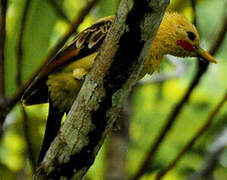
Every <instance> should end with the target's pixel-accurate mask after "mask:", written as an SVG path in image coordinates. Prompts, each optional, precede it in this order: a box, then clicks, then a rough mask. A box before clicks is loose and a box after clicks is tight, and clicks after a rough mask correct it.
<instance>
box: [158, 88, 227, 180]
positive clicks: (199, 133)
mask: <svg viewBox="0 0 227 180" xmlns="http://www.w3.org/2000/svg"><path fill="white" fill-rule="evenodd" d="M226 100H227V92H226V93H225V95H224V97H223V98H222V100H221V102H220V103H219V104H218V105H217V107H215V109H214V110H213V111H212V112H211V113H210V115H209V116H208V118H207V120H206V121H205V123H204V124H203V125H202V126H201V127H200V129H199V130H198V131H197V132H196V133H195V135H194V136H193V138H192V139H191V140H190V141H189V142H188V143H187V144H186V145H185V146H184V148H183V149H182V150H181V151H180V153H179V154H178V155H177V157H176V158H175V159H174V160H173V161H172V162H171V163H170V164H169V165H168V166H167V167H166V168H164V169H163V170H161V171H160V172H159V173H158V174H157V176H156V180H159V179H161V178H163V177H164V176H165V175H166V174H167V173H168V172H169V171H170V170H171V169H173V168H174V167H175V166H176V164H177V163H178V162H179V160H180V159H181V158H182V157H183V155H184V154H185V153H186V152H187V151H188V150H189V149H190V148H191V147H192V146H193V145H194V143H195V142H196V140H197V139H198V138H199V137H201V136H202V135H203V134H204V132H205V131H206V130H207V129H208V128H209V127H210V125H211V123H212V122H213V120H214V118H215V116H216V115H217V113H218V112H219V111H220V109H221V107H222V106H223V105H224V104H225V102H226Z"/></svg>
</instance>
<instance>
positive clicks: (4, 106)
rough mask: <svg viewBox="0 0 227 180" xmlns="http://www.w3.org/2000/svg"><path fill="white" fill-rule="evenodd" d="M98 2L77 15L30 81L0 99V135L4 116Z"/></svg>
mask: <svg viewBox="0 0 227 180" xmlns="http://www.w3.org/2000/svg"><path fill="white" fill-rule="evenodd" d="M97 2H98V0H93V1H91V2H89V3H88V4H87V5H86V6H85V7H84V8H83V9H81V11H80V12H79V13H78V15H77V17H76V18H75V19H74V20H73V23H72V26H71V27H70V29H69V30H68V31H67V32H66V33H65V35H64V36H63V37H62V38H61V40H60V41H59V42H58V43H57V44H56V45H55V46H54V47H53V48H52V50H51V51H50V52H49V53H48V56H47V58H46V60H45V61H44V62H43V63H42V64H41V65H40V66H39V67H38V68H37V69H36V71H35V72H34V73H33V74H32V76H31V77H30V79H29V80H28V81H27V82H26V83H25V84H24V85H22V86H21V87H20V88H19V90H18V91H17V92H16V93H15V94H14V95H13V96H12V97H11V98H9V99H6V101H4V102H3V101H1V99H0V123H1V124H0V134H1V131H2V124H3V122H4V120H5V117H6V115H7V114H8V113H9V112H10V111H11V109H12V108H13V107H14V105H15V104H16V103H17V102H18V101H19V100H20V98H21V96H22V95H23V93H24V91H25V90H26V89H27V88H28V86H29V84H30V82H32V81H33V80H34V78H35V77H36V75H37V74H38V73H39V72H40V70H41V69H42V68H43V67H44V66H45V65H46V63H48V62H49V60H50V59H51V58H52V57H53V56H54V55H55V54H56V53H57V52H58V51H59V49H60V48H61V47H62V46H63V45H64V44H65V42H66V41H67V39H68V38H69V37H70V36H71V35H72V34H73V33H74V32H75V31H76V29H77V28H78V26H79V25H80V23H81V22H82V21H83V20H84V18H85V17H86V16H87V14H88V13H89V12H90V10H91V9H92V7H94V5H95V4H96V3H97Z"/></svg>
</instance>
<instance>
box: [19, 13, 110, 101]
mask: <svg viewBox="0 0 227 180" xmlns="http://www.w3.org/2000/svg"><path fill="white" fill-rule="evenodd" d="M113 20H114V16H109V17H106V18H102V19H100V20H98V21H97V22H96V23H95V24H93V25H92V26H91V27H89V28H87V29H85V30H84V31H82V32H80V33H79V34H78V36H77V37H76V38H75V39H74V40H73V41H72V42H71V43H69V44H68V45H65V46H64V47H63V48H62V49H60V50H59V52H58V53H57V54H56V56H55V57H53V58H52V59H51V60H50V61H49V62H48V63H47V65H46V66H45V67H44V68H43V69H42V70H41V72H39V74H38V75H37V76H36V77H35V79H34V80H33V81H32V82H31V83H30V85H29V87H28V89H27V90H26V91H25V93H24V95H23V96H22V102H23V104H25V105H32V104H39V103H45V102H47V99H48V89H47V86H46V84H45V83H46V80H47V76H48V75H49V74H50V73H52V72H53V71H55V70H56V69H59V68H61V67H62V66H63V65H65V64H67V63H69V62H72V61H76V60H79V59H80V58H83V57H86V56H88V55H90V54H92V53H94V52H95V51H97V50H98V49H99V48H100V45H101V44H102V42H103V40H104V38H105V36H106V34H107V32H108V30H109V29H110V27H111V25H112V23H113Z"/></svg>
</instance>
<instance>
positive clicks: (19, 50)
mask: <svg viewBox="0 0 227 180" xmlns="http://www.w3.org/2000/svg"><path fill="white" fill-rule="evenodd" d="M30 2H31V1H30V0H26V2H25V6H24V12H23V15H22V21H21V27H20V34H19V40H18V48H17V75H16V77H17V79H16V84H17V87H18V88H19V87H20V86H21V84H22V64H23V47H22V45H23V37H24V29H25V22H26V18H27V14H28V9H29V5H30ZM21 110H22V119H23V125H24V136H25V139H26V143H27V151H28V158H29V160H30V163H31V167H32V169H33V170H34V167H35V157H34V152H33V149H32V143H31V139H30V136H29V123H28V116H27V113H26V111H25V109H24V107H23V106H22V107H21Z"/></svg>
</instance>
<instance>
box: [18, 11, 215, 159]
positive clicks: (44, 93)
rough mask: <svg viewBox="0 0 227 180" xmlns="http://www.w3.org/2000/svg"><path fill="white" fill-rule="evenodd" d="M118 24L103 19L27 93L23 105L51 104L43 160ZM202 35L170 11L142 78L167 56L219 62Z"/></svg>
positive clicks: (65, 50)
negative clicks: (65, 114)
mask: <svg viewBox="0 0 227 180" xmlns="http://www.w3.org/2000/svg"><path fill="white" fill-rule="evenodd" d="M113 21H114V16H110V17H106V18H103V19H100V20H99V21H97V22H96V23H95V24H93V25H92V26H91V27H89V28H87V29H85V30H84V31H82V32H81V33H79V34H78V36H77V37H76V38H75V39H74V40H73V41H72V42H71V43H70V44H68V45H65V46H64V47H63V48H62V49H61V50H60V51H59V52H58V53H57V55H56V56H55V57H54V58H53V59H52V60H51V61H50V62H49V64H48V65H47V66H46V67H45V68H43V69H42V71H41V72H40V73H39V74H38V75H37V77H36V78H35V80H34V81H33V82H32V83H31V84H30V86H29V88H28V89H27V90H26V91H25V93H24V95H23V97H22V102H23V104H24V105H33V104H39V103H46V102H49V104H50V105H49V115H48V119H47V125H46V131H45V137H44V141H43V147H42V150H41V153H40V157H39V161H41V160H42V159H43V157H44V156H45V153H46V151H47V150H48V148H49V146H50V144H51V142H52V141H53V139H54V138H55V136H56V135H57V132H58V130H59V128H60V125H61V119H62V116H63V115H64V113H65V112H66V113H68V111H69V110H70V108H71V106H72V103H73V101H74V100H75V98H76V96H77V94H78V92H79V90H80V88H81V86H82V84H83V81H84V78H85V75H86V74H87V73H88V72H89V71H90V69H91V68H92V66H93V63H94V60H95V57H96V56H97V55H98V53H99V49H100V46H101V44H102V42H103V40H104V38H105V36H106V34H107V32H108V30H109V29H110V27H111V25H112V23H113ZM199 44H200V39H199V34H198V32H197V30H196V28H195V27H194V25H192V24H191V23H190V22H189V21H188V20H187V19H185V18H184V17H183V16H181V15H179V14H177V13H170V12H166V13H165V15H164V17H163V20H162V23H161V25H160V27H159V29H158V32H157V34H156V36H155V38H154V40H153V43H152V46H151V48H150V52H149V55H148V56H147V58H146V60H145V63H144V68H143V70H142V72H141V75H140V77H141V78H142V77H143V76H144V75H145V74H152V73H153V72H154V71H155V70H157V69H159V66H160V63H161V61H162V58H163V55H165V54H171V55H174V56H178V57H186V56H190V57H201V58H203V59H205V60H207V61H210V62H212V63H216V61H215V59H214V58H213V57H212V56H211V55H210V54H209V53H207V52H206V51H205V50H203V49H201V48H200V45H199Z"/></svg>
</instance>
